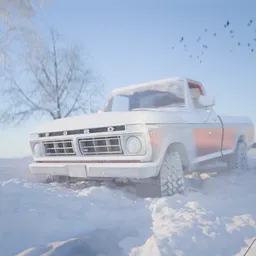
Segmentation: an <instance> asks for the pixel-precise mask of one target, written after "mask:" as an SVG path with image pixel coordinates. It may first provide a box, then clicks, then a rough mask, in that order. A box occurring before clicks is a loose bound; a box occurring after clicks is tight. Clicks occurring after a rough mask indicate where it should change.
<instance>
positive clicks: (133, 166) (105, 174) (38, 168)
mask: <svg viewBox="0 0 256 256" xmlns="http://www.w3.org/2000/svg"><path fill="white" fill-rule="evenodd" d="M29 168H30V170H31V172H32V173H33V174H46V175H60V176H69V177H76V178H85V179H86V178H90V179H91V178H103V179H104V178H130V179H145V178H150V177H155V176H156V175H157V173H158V165H157V163H152V162H150V163H43V162H40V163H32V164H30V165H29Z"/></svg>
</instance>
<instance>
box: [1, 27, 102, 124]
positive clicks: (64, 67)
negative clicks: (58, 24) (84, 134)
mask: <svg viewBox="0 0 256 256" xmlns="http://www.w3.org/2000/svg"><path fill="white" fill-rule="evenodd" d="M81 56H82V51H81V49H80V48H79V47H78V46H71V47H68V46H65V45H63V42H62V41H61V40H60V35H59V34H58V33H57V32H56V31H54V30H52V29H51V30H50V44H49V46H47V47H45V49H43V51H40V52H37V54H36V55H34V54H33V55H32V56H30V57H27V55H26V59H25V71H24V73H19V72H17V71H15V72H10V71H9V72H8V73H6V74H5V79H4V86H3V88H2V93H3V95H4V98H5V99H7V101H6V102H4V103H3V106H4V109H2V112H1V113H0V122H1V123H5V124H6V123H12V124H19V123H21V122H23V121H25V120H27V119H30V118H31V117H32V116H35V115H36V116H39V115H40V116H46V117H50V118H52V119H58V118H63V117H68V116H72V115H74V114H79V113H90V112H94V111H95V108H96V105H95V103H96V101H97V99H98V98H99V97H101V93H102V88H101V87H102V85H101V83H100V80H99V79H97V78H96V77H95V76H94V75H93V72H92V70H91V69H90V68H88V67H87V66H86V65H85V63H84V61H83V60H82V57H81ZM17 74H18V77H17ZM24 79H25V80H26V81H27V80H29V81H30V82H29V83H27V82H25V83H24ZM21 81H22V82H21Z"/></svg>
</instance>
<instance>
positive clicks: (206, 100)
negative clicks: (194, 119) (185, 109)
mask: <svg viewBox="0 0 256 256" xmlns="http://www.w3.org/2000/svg"><path fill="white" fill-rule="evenodd" d="M198 104H199V106H202V107H212V106H214V105H215V98H214V97H209V96H204V95H200V97H199V99H198Z"/></svg>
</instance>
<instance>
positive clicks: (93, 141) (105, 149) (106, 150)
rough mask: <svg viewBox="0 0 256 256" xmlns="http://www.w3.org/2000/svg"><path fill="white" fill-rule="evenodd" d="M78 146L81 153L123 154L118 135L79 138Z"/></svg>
mask: <svg viewBox="0 0 256 256" xmlns="http://www.w3.org/2000/svg"><path fill="white" fill-rule="evenodd" d="M79 148H80V151H81V153H82V154H83V155H108V154H109V155H111V154H123V151H122V146H121V140H120V136H112V137H99V138H84V139H80V140H79Z"/></svg>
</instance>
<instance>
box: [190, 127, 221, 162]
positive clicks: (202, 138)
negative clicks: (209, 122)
mask: <svg viewBox="0 0 256 256" xmlns="http://www.w3.org/2000/svg"><path fill="white" fill-rule="evenodd" d="M193 133H194V138H195V147H196V156H197V157H199V156H205V155H208V154H213V153H216V152H219V151H220V148H221V139H222V128H221V127H216V128H195V129H193Z"/></svg>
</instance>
